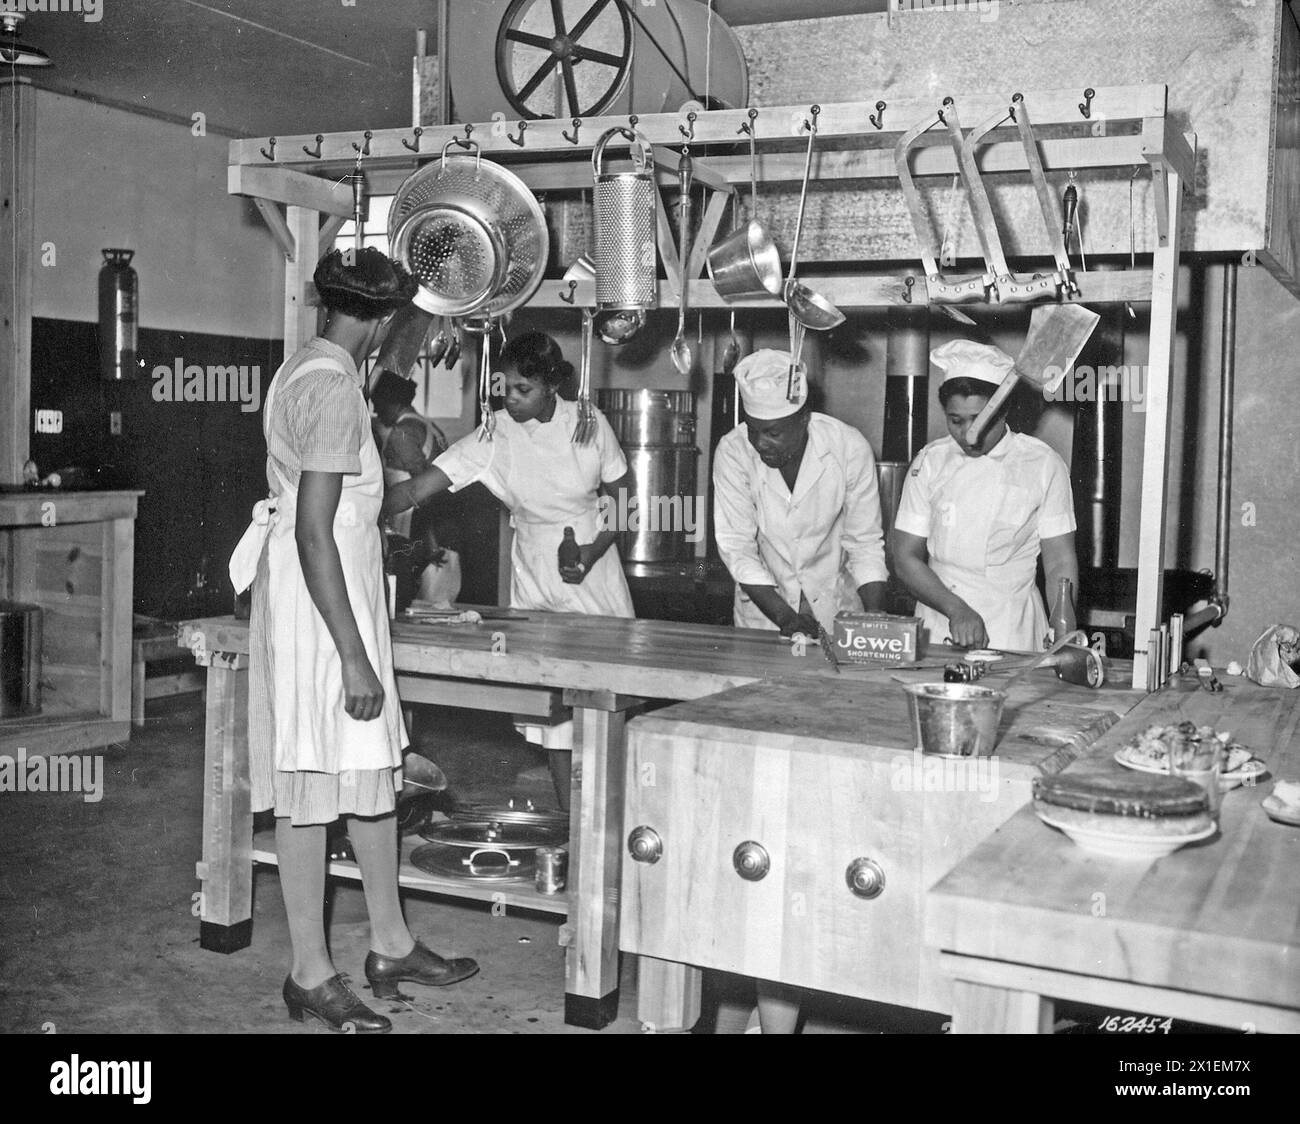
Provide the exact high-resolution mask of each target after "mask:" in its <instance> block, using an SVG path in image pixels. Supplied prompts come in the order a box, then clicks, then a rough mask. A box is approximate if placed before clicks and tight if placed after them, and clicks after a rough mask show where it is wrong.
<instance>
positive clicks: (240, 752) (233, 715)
mask: <svg viewBox="0 0 1300 1124" xmlns="http://www.w3.org/2000/svg"><path fill="white" fill-rule="evenodd" d="M209 659H210V660H211V662H210V663H209V664H208V691H207V708H206V716H207V718H206V727H205V730H204V736H203V772H204V795H203V860H202V861H201V862H200V863H199V864H198V876H199V880H200V881H201V882H202V884H203V893H202V897H201V898H200V907H201V908H200V914H199V916H200V918H201V921H200V924H199V947H200V948H205V949H207V950H208V951H209V952H238V951H239V950H240V949H241V948H247V947H248V946H249V944H250V943H251V942H252V939H253V854H252V852H253V812H252V802H251V792H250V785H249V776H248V669H247V666H246V662H247V657H237V658H235V659H229V658H228V657H226V656H224V655H223V654H222V653H219V652H218V653H212V654H211V655H210V656H209ZM231 665H233V666H231Z"/></svg>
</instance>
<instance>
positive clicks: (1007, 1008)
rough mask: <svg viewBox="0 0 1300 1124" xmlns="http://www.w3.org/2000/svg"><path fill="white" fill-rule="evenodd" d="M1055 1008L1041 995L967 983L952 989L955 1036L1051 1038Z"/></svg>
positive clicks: (959, 982) (1054, 1005) (958, 982)
mask: <svg viewBox="0 0 1300 1124" xmlns="http://www.w3.org/2000/svg"><path fill="white" fill-rule="evenodd" d="M1055 1017H1056V1004H1054V1003H1053V1002H1052V1001H1051V1000H1050V999H1045V998H1043V996H1041V995H1035V994H1033V993H1032V992H1028V991H1012V990H1011V989H1010V988H1003V987H989V986H987V985H985V984H978V983H971V982H969V981H968V980H954V981H953V985H952V1032H953V1033H954V1034H1051V1033H1052V1026H1053V1023H1054V1021H1055Z"/></svg>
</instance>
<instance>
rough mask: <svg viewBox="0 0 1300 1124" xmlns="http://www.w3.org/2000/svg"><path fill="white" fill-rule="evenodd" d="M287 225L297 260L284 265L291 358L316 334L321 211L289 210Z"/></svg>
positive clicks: (286, 338) (286, 343) (286, 332)
mask: <svg viewBox="0 0 1300 1124" xmlns="http://www.w3.org/2000/svg"><path fill="white" fill-rule="evenodd" d="M285 224H286V225H287V226H288V228H289V233H290V234H291V235H292V236H293V244H294V251H295V252H294V257H293V260H292V261H286V262H285V263H284V357H285V358H286V359H288V358H289V356H290V355H292V354H293V353H294V352H295V351H297V350H298V348H300V347H302V345H303V344H305V343H306V342H307V341H308V340H309V339H311V338H312V336H314V335H315V334H316V305H315V302H314V301H313V300H309V296H308V295H309V293H310V292H311V289H310V288H309V286H310V285H311V279H312V276H313V274H315V272H316V262H317V259H318V257H319V254H318V252H317V250H318V246H319V240H320V212H319V211H312V210H308V209H307V208H305V207H296V206H289V207H286V208H285Z"/></svg>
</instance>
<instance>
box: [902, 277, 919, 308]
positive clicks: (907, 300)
mask: <svg viewBox="0 0 1300 1124" xmlns="http://www.w3.org/2000/svg"><path fill="white" fill-rule="evenodd" d="M915 284H916V278H915V277H904V278H903V303H904V304H911V303H912V286H913V285H915Z"/></svg>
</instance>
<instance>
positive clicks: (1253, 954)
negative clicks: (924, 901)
mask: <svg viewBox="0 0 1300 1124" xmlns="http://www.w3.org/2000/svg"><path fill="white" fill-rule="evenodd" d="M1184 719H1189V720H1191V721H1193V722H1196V723H1197V724H1198V725H1199V724H1212V725H1214V726H1215V727H1216V728H1217V729H1221V730H1230V731H1231V732H1232V733H1233V735H1234V736H1235V737H1236V738H1237V739H1239V740H1240V741H1242V742H1244V743H1245V744H1247V745H1249V746H1251V747H1252V748H1253V749H1254V750H1255V752H1256V753H1257V754H1259V755H1260V756H1261V757H1263V758H1264V760H1265V761H1266V762H1267V764H1268V767H1269V774H1268V775H1267V776H1266V777H1264V778H1262V779H1261V781H1260V783H1259V784H1257V785H1256V786H1254V787H1245V786H1242V787H1240V788H1237V789H1234V790H1233V791H1231V792H1228V793H1226V794H1225V795H1224V797H1223V806H1222V809H1221V813H1220V818H1219V831H1218V833H1217V834H1216V835H1214V836H1212V837H1211V838H1210V839H1207V840H1206V841H1204V842H1203V843H1199V844H1195V845H1192V846H1188V847H1184V848H1183V849H1182V850H1179V851H1175V852H1174V853H1173V854H1172V855H1170V856H1169V857H1168V858H1165V859H1161V860H1159V861H1158V862H1154V863H1143V862H1124V861H1120V860H1114V859H1105V858H1100V857H1097V856H1092V855H1089V854H1087V853H1086V852H1084V851H1081V850H1080V849H1079V848H1078V847H1076V846H1075V845H1074V844H1073V843H1071V842H1070V840H1069V839H1068V838H1067V837H1066V836H1064V835H1063V834H1061V833H1060V832H1059V831H1056V830H1054V829H1053V828H1049V827H1048V826H1046V825H1045V824H1043V823H1042V822H1041V821H1040V820H1039V819H1038V818H1037V816H1035V815H1034V813H1033V809H1032V808H1025V809H1023V810H1022V811H1020V812H1019V813H1017V814H1016V815H1015V816H1014V817H1013V818H1012V819H1011V820H1009V821H1008V822H1007V823H1006V825H1005V826H1004V827H1003V828H1002V829H1001V830H999V831H997V832H996V833H995V834H993V835H992V836H990V837H989V838H988V839H986V840H985V841H984V842H983V843H981V844H980V846H979V847H977V848H976V849H975V850H974V851H973V852H972V853H971V855H970V856H969V857H968V858H967V859H966V860H965V861H963V862H961V863H959V864H958V865H957V866H956V867H955V868H954V869H953V870H952V871H951V872H950V873H949V874H948V876H947V877H946V878H944V879H943V880H942V881H941V882H939V884H938V885H937V886H935V887H934V889H933V890H932V891H931V893H930V895H929V908H928V910H927V919H928V925H927V930H926V940H927V942H928V943H929V944H930V945H932V946H934V948H936V949H938V950H941V952H942V963H943V965H944V968H945V970H946V971H947V972H948V973H949V974H950V975H951V977H952V979H953V980H954V996H955V999H956V1002H955V1005H954V1008H953V1029H954V1030H955V1031H958V1032H967V1033H970V1032H976V1033H978V1032H985V1033H988V1032H1037V1031H1044V1032H1045V1031H1050V1030H1051V1028H1052V1021H1053V1020H1052V1015H1053V1000H1054V999H1061V1000H1070V1001H1075V1002H1084V1003H1088V1004H1092V1005H1096V1006H1102V1007H1108V1008H1110V1009H1111V1010H1114V1011H1117V1012H1125V1011H1131V1012H1139V1013H1142V1014H1144V1015H1152V1016H1158V1017H1159V1018H1160V1019H1164V1018H1166V1017H1168V1018H1175V1019H1187V1020H1190V1021H1192V1022H1198V1023H1208V1024H1210V1025H1215V1026H1222V1027H1231V1028H1232V1029H1234V1030H1238V1031H1246V1032H1252V1031H1260V1032H1265V1031H1278V1032H1289V1033H1295V1032H1297V1031H1300V971H1298V970H1297V957H1300V829H1298V828H1295V827H1287V826H1285V825H1282V824H1279V823H1274V822H1273V821H1272V820H1270V819H1268V818H1267V816H1266V815H1265V814H1264V811H1263V809H1262V808H1261V807H1260V806H1259V805H1260V800H1261V799H1262V798H1263V797H1264V796H1265V795H1266V794H1268V793H1269V792H1270V791H1271V790H1272V787H1273V785H1272V782H1273V780H1274V779H1275V778H1277V777H1285V778H1290V779H1297V778H1300V733H1298V732H1297V731H1298V730H1300V691H1288V690H1282V689H1276V688H1273V689H1270V688H1264V687H1257V686H1256V685H1254V684H1253V683H1250V682H1248V681H1246V680H1244V679H1228V680H1226V686H1225V689H1224V691H1223V692H1222V693H1216V694H1210V693H1207V692H1205V691H1199V690H1198V691H1193V692H1191V693H1177V692H1174V691H1172V690H1170V689H1166V690H1164V691H1161V692H1159V693H1157V694H1154V695H1151V696H1149V697H1148V698H1147V699H1145V700H1144V701H1143V702H1142V703H1140V704H1139V705H1138V706H1137V707H1135V708H1134V709H1133V710H1132V711H1131V712H1130V713H1129V714H1128V715H1127V717H1126V718H1125V719H1124V720H1123V721H1122V722H1120V723H1119V724H1117V725H1116V726H1114V727H1113V728H1112V729H1111V730H1109V731H1108V732H1107V733H1106V734H1104V735H1103V736H1102V737H1101V738H1100V739H1099V740H1098V741H1097V743H1096V745H1095V746H1094V748H1093V750H1092V751H1091V752H1090V753H1089V755H1088V756H1086V757H1085V758H1082V759H1080V760H1079V761H1078V762H1076V763H1075V764H1073V765H1072V766H1070V770H1071V771H1072V772H1084V771H1090V772H1111V771H1118V770H1120V769H1121V766H1119V765H1118V764H1116V763H1115V761H1114V759H1113V754H1114V752H1115V751H1116V750H1117V749H1119V748H1120V747H1121V746H1122V745H1124V743H1125V742H1126V741H1128V739H1129V738H1130V737H1131V736H1132V735H1134V734H1135V733H1137V732H1139V731H1141V730H1143V729H1145V728H1146V727H1147V726H1148V725H1151V724H1153V723H1159V724H1162V725H1163V724H1166V723H1170V722H1178V721H1182V720H1184Z"/></svg>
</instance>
